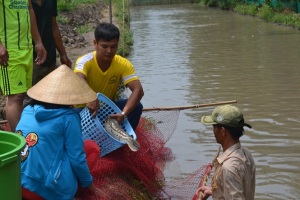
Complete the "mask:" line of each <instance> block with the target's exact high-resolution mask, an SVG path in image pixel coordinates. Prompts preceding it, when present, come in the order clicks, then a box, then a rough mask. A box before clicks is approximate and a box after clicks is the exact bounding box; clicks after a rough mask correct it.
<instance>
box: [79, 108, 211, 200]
mask: <svg viewBox="0 0 300 200" xmlns="http://www.w3.org/2000/svg"><path fill="white" fill-rule="evenodd" d="M179 113H180V110H179V109H176V110H168V111H159V110H158V111H157V110H154V111H144V112H143V115H142V117H141V119H140V122H139V125H138V127H137V129H136V131H135V133H136V136H137V141H138V142H139V143H140V145H141V148H140V149H139V151H137V152H132V151H131V150H130V149H129V148H128V147H127V145H125V146H123V147H121V148H119V149H117V150H115V151H113V152H111V153H109V154H107V155H106V156H104V157H101V158H99V160H98V161H97V164H96V166H95V167H94V168H93V170H92V171H91V173H92V175H93V178H94V183H95V185H96V187H98V188H100V189H101V190H102V193H103V194H102V196H101V197H99V196H98V197H97V196H95V195H92V194H91V193H90V192H89V191H88V190H87V189H83V188H80V189H79V190H78V193H77V195H76V199H78V200H79V199H82V200H83V199H85V200H94V199H95V200H96V199H99V200H100V199H105V200H106V199H107V200H108V199H109V200H110V199H137V200H141V199H143V200H147V199H152V200H155V199H185V200H186V199H194V200H196V199H198V196H197V195H196V196H195V195H194V194H195V192H196V190H197V188H198V187H199V185H200V184H199V182H200V183H201V180H202V179H203V178H204V177H205V176H206V175H207V173H208V170H207V169H209V168H210V166H211V165H210V164H208V165H205V166H202V167H201V168H199V169H198V170H196V171H195V172H193V173H192V174H191V175H189V176H187V177H181V178H174V179H169V180H166V179H165V177H164V174H163V171H164V169H165V167H166V164H167V163H169V162H171V161H172V160H174V158H175V156H174V154H173V153H172V150H171V149H170V148H168V147H166V146H165V144H166V142H167V141H168V140H169V139H170V138H171V136H172V135H173V133H174V130H175V128H176V125H177V120H178V117H179Z"/></svg>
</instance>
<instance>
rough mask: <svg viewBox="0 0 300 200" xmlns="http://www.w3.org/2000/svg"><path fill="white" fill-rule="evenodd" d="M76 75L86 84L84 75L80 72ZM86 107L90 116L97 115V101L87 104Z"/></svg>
mask: <svg viewBox="0 0 300 200" xmlns="http://www.w3.org/2000/svg"><path fill="white" fill-rule="evenodd" d="M76 74H77V75H78V76H79V77H80V78H82V79H83V80H84V81H85V82H86V83H87V80H86V75H85V74H83V73H80V72H76ZM86 107H87V108H88V109H89V112H90V113H91V114H92V116H93V117H95V116H96V115H97V112H98V109H99V101H98V99H95V100H94V101H92V102H89V103H87V104H86Z"/></svg>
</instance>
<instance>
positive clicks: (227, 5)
mask: <svg viewBox="0 0 300 200" xmlns="http://www.w3.org/2000/svg"><path fill="white" fill-rule="evenodd" d="M244 2H245V1H243V0H201V4H202V5H205V6H209V7H219V8H220V9H223V10H230V11H234V12H237V13H239V14H242V15H251V16H255V17H259V18H261V19H264V20H266V21H267V22H271V23H276V24H279V25H286V26H290V27H294V28H296V29H298V30H300V15H299V14H297V13H295V12H294V11H293V10H291V9H290V8H288V7H285V6H284V4H283V3H282V2H281V1H278V3H277V4H276V5H274V4H272V1H266V3H265V4H256V3H249V4H246V3H244Z"/></svg>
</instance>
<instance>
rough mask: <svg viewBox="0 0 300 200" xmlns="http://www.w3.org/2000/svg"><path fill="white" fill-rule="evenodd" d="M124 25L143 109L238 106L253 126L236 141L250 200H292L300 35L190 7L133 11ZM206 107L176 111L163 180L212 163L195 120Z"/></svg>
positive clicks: (299, 182) (203, 130)
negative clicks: (248, 163)
mask: <svg viewBox="0 0 300 200" xmlns="http://www.w3.org/2000/svg"><path fill="white" fill-rule="evenodd" d="M130 19H131V25H130V26H131V30H132V31H133V39H134V44H133V51H132V53H131V55H130V56H129V57H128V58H129V59H130V60H131V61H132V63H133V64H134V66H135V69H136V72H137V74H138V75H139V77H140V79H141V82H142V84H143V87H144V90H145V96H144V98H143V100H142V103H143V104H144V107H146V108H150V107H172V106H185V105H194V104H202V103H213V102H219V101H227V100H237V104H235V105H236V106H238V107H239V108H240V109H241V110H242V112H243V113H244V116H245V119H246V121H247V122H249V123H250V124H251V125H252V126H253V128H252V129H246V132H245V135H244V136H243V137H242V138H241V142H242V144H243V145H244V146H246V147H247V148H249V149H250V151H251V152H252V154H253V156H254V159H255V162H256V166H257V174H256V177H257V178H256V183H257V184H256V194H255V199H272V200H274V199H280V200H281V199H298V198H299V196H300V170H299V168H300V156H299V152H300V128H299V122H300V112H299V111H300V109H299V102H300V45H299V44H300V32H299V31H298V30H295V29H293V28H290V27H285V26H279V25H276V24H271V23H266V22H265V21H263V20H260V19H258V18H254V17H251V16H243V15H239V14H236V13H233V12H229V11H221V10H219V9H212V8H204V7H201V6H199V5H197V4H186V5H185V4H184V5H178V4H177V5H159V6H137V7H132V8H131V10H130ZM213 108H214V107H207V108H197V109H187V110H182V111H181V112H180V115H179V119H178V122H177V126H176V129H175V132H174V134H173V135H172V137H171V139H170V140H169V141H168V142H167V146H169V147H170V148H172V150H173V152H174V154H175V156H176V159H175V160H174V162H173V163H172V164H171V165H170V166H172V167H169V168H167V169H166V174H169V175H170V176H178V177H181V176H185V175H188V174H190V173H192V172H193V171H195V170H197V169H199V168H200V167H201V166H203V165H205V164H207V163H208V162H211V161H212V159H213V158H214V156H215V155H216V153H217V149H218V144H216V142H215V138H214V136H213V133H212V128H211V127H206V126H203V125H202V124H201V123H200V118H201V116H203V115H207V114H210V113H211V112H212V110H213ZM174 167H175V168H177V170H174Z"/></svg>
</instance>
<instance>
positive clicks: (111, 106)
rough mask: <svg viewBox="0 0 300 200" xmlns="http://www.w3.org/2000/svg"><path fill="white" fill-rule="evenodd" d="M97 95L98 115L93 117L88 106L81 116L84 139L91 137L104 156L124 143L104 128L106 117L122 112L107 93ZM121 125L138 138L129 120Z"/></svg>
mask: <svg viewBox="0 0 300 200" xmlns="http://www.w3.org/2000/svg"><path fill="white" fill-rule="evenodd" d="M97 96H98V100H99V104H100V109H99V110H98V112H97V116H96V117H94V118H93V117H92V115H91V113H90V112H89V110H88V108H84V109H83V110H82V111H81V112H80V117H81V127H82V135H83V136H82V137H83V139H84V140H87V139H91V140H93V141H95V142H96V143H97V144H98V146H99V147H100V152H101V155H100V157H103V156H105V155H106V154H108V153H110V152H112V151H114V150H116V149H118V148H120V147H122V146H123V145H124V143H123V142H120V141H117V140H116V139H114V138H113V137H111V136H110V134H109V133H108V132H107V131H106V130H105V129H104V123H105V120H106V118H107V117H108V116H109V115H111V114H116V113H121V110H120V109H119V108H118V107H117V106H116V104H115V103H114V102H112V101H111V100H110V99H109V98H107V97H106V96H105V95H103V94H100V93H98V94H97ZM121 127H122V128H123V130H124V131H125V132H126V133H128V134H129V135H131V136H132V137H133V138H134V139H136V134H135V132H134V130H133V129H132V127H131V125H130V123H129V121H128V120H125V121H124V122H123V123H122V124H121Z"/></svg>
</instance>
